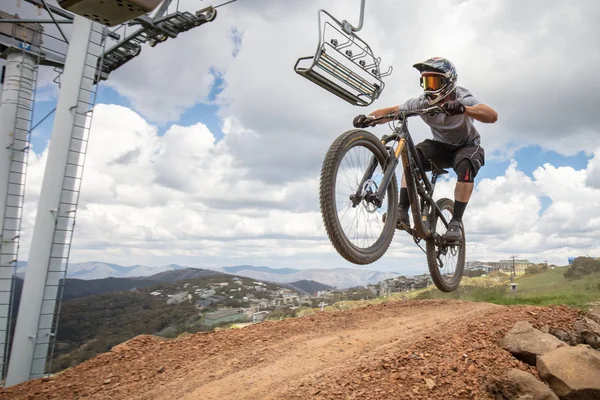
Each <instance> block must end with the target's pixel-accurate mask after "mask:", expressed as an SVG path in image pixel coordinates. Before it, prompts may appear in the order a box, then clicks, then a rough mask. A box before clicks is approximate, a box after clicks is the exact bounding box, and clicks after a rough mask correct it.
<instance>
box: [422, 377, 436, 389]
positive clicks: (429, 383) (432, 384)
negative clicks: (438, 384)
mask: <svg viewBox="0 0 600 400" xmlns="http://www.w3.org/2000/svg"><path fill="white" fill-rule="evenodd" d="M423 380H424V381H425V384H426V385H427V387H428V388H429V389H430V390H431V389H433V388H434V387H435V381H434V380H433V379H428V378H424V379H423Z"/></svg>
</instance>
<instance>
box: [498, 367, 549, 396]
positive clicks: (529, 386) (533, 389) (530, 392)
mask: <svg viewBox="0 0 600 400" xmlns="http://www.w3.org/2000/svg"><path fill="white" fill-rule="evenodd" d="M507 376H508V379H510V381H511V382H513V383H514V384H515V385H516V387H517V391H518V395H519V397H518V398H519V399H523V400H524V399H535V400H558V396H557V395H556V394H554V393H553V392H552V390H550V388H549V387H548V386H546V385H545V384H544V383H542V382H540V381H538V380H537V379H535V377H534V376H533V375H531V374H529V373H527V372H525V371H521V370H520V369H516V368H513V369H511V370H510V371H508V374H507Z"/></svg>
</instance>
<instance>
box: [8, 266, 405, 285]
mask: <svg viewBox="0 0 600 400" xmlns="http://www.w3.org/2000/svg"><path fill="white" fill-rule="evenodd" d="M25 267H26V262H23V261H21V262H19V264H17V275H19V276H23V273H24V272H25ZM167 271H181V273H182V274H192V275H193V274H195V272H194V271H202V272H201V274H207V273H210V271H214V272H215V273H225V274H233V275H239V276H244V277H248V278H252V279H257V280H261V281H267V282H274V283H292V282H297V281H303V280H311V281H316V282H319V283H322V284H325V285H329V286H332V287H334V288H338V289H346V288H350V287H357V286H366V285H367V284H375V283H378V282H380V281H382V280H385V279H389V278H394V277H397V276H399V275H400V274H399V273H396V272H381V271H371V270H367V269H357V268H331V269H325V268H322V269H295V268H271V267H266V266H253V265H237V266H226V267H221V268H203V269H202V270H200V269H198V268H191V267H188V266H183V265H178V264H167V265H161V266H156V267H153V266H148V265H132V266H122V265H118V264H113V263H105V262H100V261H90V262H83V263H72V264H69V267H68V270H67V278H72V279H82V280H91V279H104V278H111V277H113V278H140V279H141V278H144V277H148V276H151V275H156V274H158V273H161V272H167ZM178 279H179V278H178ZM182 279H185V278H182Z"/></svg>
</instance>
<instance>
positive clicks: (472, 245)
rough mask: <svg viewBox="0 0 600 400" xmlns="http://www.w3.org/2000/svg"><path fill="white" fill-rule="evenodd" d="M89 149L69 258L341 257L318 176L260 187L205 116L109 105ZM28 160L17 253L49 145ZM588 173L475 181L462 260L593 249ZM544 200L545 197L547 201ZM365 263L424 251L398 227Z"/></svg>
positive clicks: (384, 265) (593, 196)
mask: <svg viewBox="0 0 600 400" xmlns="http://www.w3.org/2000/svg"><path fill="white" fill-rule="evenodd" d="M89 148H90V151H89V153H88V156H87V163H86V166H85V172H84V180H83V185H82V188H81V198H80V204H79V210H78V217H77V227H76V231H75V235H74V239H73V252H72V254H71V260H72V262H79V261H86V260H92V259H101V260H103V261H106V262H120V263H122V264H123V263H124V264H135V263H142V264H149V265H159V264H166V263H170V262H179V263H184V264H187V265H195V266H221V265H231V264H235V263H236V262H237V261H239V262H240V263H242V262H243V263H256V264H261V265H264V264H269V265H272V266H295V267H299V268H302V267H308V266H312V267H320V266H323V265H327V266H339V267H342V266H346V267H347V266H349V265H350V264H349V263H347V262H345V261H344V260H343V259H342V258H341V257H340V256H339V255H338V254H337V253H335V251H334V250H333V247H332V246H331V244H330V243H329V239H328V238H327V236H326V234H325V230H324V228H323V223H322V219H321V215H320V212H319V208H318V197H317V196H318V174H314V175H312V176H309V177H301V176H299V177H298V178H297V179H289V180H288V181H287V182H285V183H283V184H282V183H272V184H269V183H265V182H264V181H262V180H257V179H255V178H254V177H253V176H252V175H249V174H247V171H245V170H244V169H241V168H240V167H239V166H236V165H235V164H234V163H232V162H231V160H232V155H231V153H230V152H229V148H227V147H226V146H224V143H223V142H217V141H216V140H215V137H214V135H213V134H212V133H211V132H210V131H209V130H208V129H207V128H206V126H204V125H203V124H201V123H197V124H194V125H191V126H180V125H173V126H171V127H170V128H169V129H167V131H166V133H165V134H164V135H162V136H159V135H158V130H157V129H156V127H155V126H154V125H151V124H149V123H148V122H147V121H146V120H144V119H143V118H142V117H141V116H140V115H139V114H137V113H135V112H134V111H132V110H130V109H128V108H126V107H122V106H117V105H106V104H99V105H97V106H96V110H95V112H94V124H93V125H92V133H91V138H90V147H89ZM599 154H600V153H599ZM30 160H31V163H30V167H29V173H28V178H27V179H28V180H27V196H26V206H25V218H24V224H23V230H22V233H23V241H22V252H21V256H20V258H21V259H27V253H28V251H29V243H30V238H31V233H32V230H33V224H34V221H35V219H34V217H35V207H36V204H37V196H38V195H39V190H40V187H41V180H42V172H43V167H44V165H45V162H46V160H47V152H44V153H42V154H35V153H33V154H32V157H31V158H30ZM588 175H589V170H575V169H573V168H571V167H559V168H557V167H554V166H552V165H550V164H545V165H543V166H540V167H538V168H537V169H536V170H535V171H534V173H533V177H529V176H527V175H525V174H524V173H523V172H522V171H520V170H519V168H518V164H517V163H516V162H514V161H513V162H511V164H510V165H509V167H508V168H507V169H506V171H505V172H504V174H503V175H502V176H498V177H496V178H493V179H482V180H480V181H479V182H477V185H476V190H475V192H474V194H473V196H472V200H471V202H470V203H469V205H468V207H467V210H466V213H465V226H466V231H467V240H468V246H469V255H468V257H469V258H468V259H474V258H480V259H481V258H483V259H496V258H506V257H507V256H508V255H510V254H512V253H516V254H519V257H521V258H531V259H533V260H538V261H541V260H543V259H546V258H547V259H549V260H550V261H551V262H557V263H564V260H566V258H565V257H566V255H577V254H581V253H585V252H588V251H589V250H590V248H596V249H599V250H600V243H598V242H595V241H594V240H595V239H593V238H596V237H598V236H599V235H600V213H599V211H598V210H600V200H599V199H600V188H594V187H591V186H590V185H588V184H587V181H586V178H587V176H588ZM455 182H456V180H455V178H454V177H453V176H450V177H448V176H446V178H445V179H443V180H442V181H441V182H440V183H439V184H438V187H437V189H436V197H437V198H441V197H450V198H452V194H453V189H454V184H455ZM542 197H548V198H549V199H550V200H551V204H550V205H549V206H548V208H547V209H543V207H542V203H541V198H542ZM581 215H586V216H587V218H585V219H582V218H581ZM236 260H237V261H236ZM350 266H352V265H350ZM362 268H372V269H380V270H393V271H403V272H405V273H416V272H420V271H424V269H425V268H426V264H425V255H424V254H423V253H422V252H421V251H420V250H419V249H418V247H417V246H415V244H414V243H413V241H412V239H411V238H410V237H409V236H408V235H406V234H405V233H404V232H400V231H397V232H396V237H395V239H394V242H393V243H392V245H391V247H390V250H389V251H388V253H387V254H386V255H385V256H384V258H382V259H381V260H379V261H378V262H376V263H374V264H372V265H370V266H367V267H362Z"/></svg>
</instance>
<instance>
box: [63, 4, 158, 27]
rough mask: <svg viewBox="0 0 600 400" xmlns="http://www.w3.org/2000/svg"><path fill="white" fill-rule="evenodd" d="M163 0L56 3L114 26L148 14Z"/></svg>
mask: <svg viewBox="0 0 600 400" xmlns="http://www.w3.org/2000/svg"><path fill="white" fill-rule="evenodd" d="M162 2H163V0H104V1H98V0H58V5H59V6H61V7H62V8H64V9H65V10H68V11H70V12H72V13H74V14H77V15H81V16H82V17H85V18H88V19H90V20H92V21H96V22H98V23H100V24H102V25H106V26H115V25H119V24H121V23H123V22H126V21H129V20H132V19H134V18H137V17H140V16H142V15H144V14H148V13H150V12H152V11H154V10H155V9H156V7H158V5H159V4H160V3H162Z"/></svg>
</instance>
